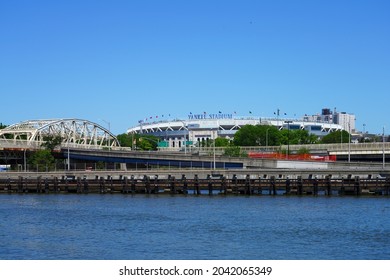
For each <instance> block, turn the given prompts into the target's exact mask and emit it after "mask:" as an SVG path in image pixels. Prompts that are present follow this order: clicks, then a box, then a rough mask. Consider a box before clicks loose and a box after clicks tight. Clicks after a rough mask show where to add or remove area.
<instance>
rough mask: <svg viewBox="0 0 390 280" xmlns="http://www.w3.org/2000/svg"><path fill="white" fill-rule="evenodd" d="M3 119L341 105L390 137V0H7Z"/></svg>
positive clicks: (1, 25) (0, 82) (267, 111)
mask: <svg viewBox="0 0 390 280" xmlns="http://www.w3.org/2000/svg"><path fill="white" fill-rule="evenodd" d="M0 94H1V99H0V102H1V103H0V104H1V111H0V122H2V123H4V124H8V125H10V124H13V123H17V122H19V121H23V120H28V119H46V118H69V117H71V118H83V119H88V120H90V121H94V122H97V123H100V124H102V125H103V126H106V127H107V126H108V122H109V123H110V125H111V129H112V131H113V132H114V133H116V134H119V133H123V132H125V131H126V130H127V129H128V128H129V127H131V126H134V125H136V124H137V123H138V120H141V119H145V118H150V117H151V116H153V118H155V117H156V116H159V118H160V119H161V118H162V116H163V115H164V118H167V116H169V115H171V118H174V117H180V118H186V117H187V115H188V114H189V112H192V113H202V112H207V113H218V112H219V111H221V112H223V113H233V112H236V113H237V115H240V116H245V115H249V111H251V112H252V115H253V116H263V117H271V116H273V112H274V111H276V110H277V108H279V109H280V111H281V112H283V113H286V114H287V116H290V117H293V116H294V115H296V116H299V117H300V116H303V115H304V114H315V113H319V112H320V111H321V109H322V108H330V109H332V110H333V109H334V108H335V107H336V108H337V110H338V111H345V112H348V113H354V114H356V126H357V129H359V130H362V129H363V124H365V125H366V130H368V131H369V132H371V133H381V132H382V127H383V126H385V127H386V130H387V133H390V118H389V114H388V113H389V112H390V98H389V94H390V1H388V0H383V1H380V0H366V1H362V0H351V1H347V0H345V1H343V0H336V1H334V0H294V1H289V0H284V1H282V0H254V1H249V0H236V1H230V0H221V1H217V0H193V1H192V0H187V1H185V0H181V1H179V0H177V1H172V0H164V1H162V0H159V1H158V0H106V1H103V0H100V1H99V0H77V1H73V0H63V1H59V0H57V1H51V0H50V1H49V0H47V1H44V0H34V1H30V0H25V1H23V0H13V1H9V0H0Z"/></svg>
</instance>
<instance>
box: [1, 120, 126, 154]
mask: <svg viewBox="0 0 390 280" xmlns="http://www.w3.org/2000/svg"><path fill="white" fill-rule="evenodd" d="M47 136H52V137H57V136H58V137H61V140H62V147H69V146H71V147H84V148H104V147H118V146H120V144H119V142H118V139H117V138H116V137H115V136H114V135H113V134H112V133H111V132H110V131H108V130H107V129H105V128H104V127H102V126H101V125H99V124H97V123H94V122H90V121H87V120H82V119H49V120H28V121H24V122H21V123H17V124H13V125H11V126H8V127H6V128H4V129H1V130H0V140H2V142H4V141H7V142H14V143H16V142H18V143H24V144H23V145H24V146H28V147H34V146H38V145H40V144H42V143H44V142H45V138H46V137H47Z"/></svg>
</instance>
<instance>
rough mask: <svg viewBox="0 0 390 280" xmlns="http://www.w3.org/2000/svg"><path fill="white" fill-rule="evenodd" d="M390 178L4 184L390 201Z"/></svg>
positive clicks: (3, 187)
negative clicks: (368, 196) (350, 197)
mask: <svg viewBox="0 0 390 280" xmlns="http://www.w3.org/2000/svg"><path fill="white" fill-rule="evenodd" d="M389 192H390V178H386V177H379V176H378V177H372V176H371V175H368V176H365V177H361V176H357V175H356V176H352V175H349V176H347V177H344V176H342V177H338V176H332V175H331V174H329V175H326V176H321V177H318V176H305V177H303V176H300V175H299V176H294V177H292V178H291V177H289V176H275V175H272V176H267V175H265V174H261V175H254V174H252V175H251V174H246V175H243V174H232V175H231V176H226V175H223V174H208V175H207V176H206V178H204V177H202V178H200V177H199V176H198V174H193V176H191V177H188V176H186V175H185V174H182V175H181V176H174V175H171V174H168V175H162V176H161V175H158V174H155V175H150V174H145V175H143V176H142V175H140V174H138V175H129V176H124V175H119V176H116V177H115V178H114V177H113V176H110V175H107V176H98V175H96V176H95V177H94V178H91V177H89V178H88V177H81V176H62V177H57V176H51V177H45V176H41V175H40V176H37V177H31V176H30V177H24V176H19V177H17V178H16V177H14V178H1V179H0V193H3V194H4V193H8V194H69V193H75V194H93V193H95V194H133V195H136V194H150V195H163V194H170V195H247V196H250V195H257V196H261V195H271V196H277V195H300V196H344V195H353V196H363V195H372V196H389Z"/></svg>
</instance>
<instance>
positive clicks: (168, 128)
mask: <svg viewBox="0 0 390 280" xmlns="http://www.w3.org/2000/svg"><path fill="white" fill-rule="evenodd" d="M324 110H326V111H324ZM324 110H323V111H322V112H323V113H324V112H325V113H331V111H330V110H328V109H324ZM344 114H345V113H343V115H344ZM275 115H276V117H274V118H262V117H254V116H246V117H238V116H236V114H223V113H221V112H219V113H217V114H207V113H205V112H204V113H201V114H192V113H190V114H189V115H188V118H187V119H174V120H160V121H157V119H156V120H155V121H153V120H152V119H150V120H148V119H147V120H142V121H139V124H138V125H137V126H135V127H132V128H130V129H129V130H128V131H127V133H128V134H146V135H147V134H150V135H153V136H156V137H158V138H159V140H160V142H159V147H160V148H171V149H181V148H182V147H187V146H196V145H197V143H201V142H203V141H208V140H212V139H216V138H217V137H222V138H227V139H233V137H234V134H235V133H236V132H237V131H238V130H239V129H240V128H241V127H242V126H244V125H248V124H249V125H272V126H275V127H277V128H278V129H280V130H282V129H290V130H299V129H300V130H307V131H308V132H309V134H315V135H317V136H318V137H322V136H325V135H327V134H328V133H330V132H333V131H337V130H347V129H346V127H344V126H343V125H342V124H337V123H335V122H334V120H335V119H337V117H334V116H333V114H332V118H330V117H329V116H328V117H326V116H324V115H321V116H317V115H313V116H310V117H309V116H305V117H303V118H302V119H286V118H280V117H279V110H278V111H277V113H275ZM349 116H353V115H349ZM351 119H352V117H351ZM354 119H355V118H354V116H353V120H354ZM348 126H349V127H348V130H350V131H351V130H354V122H353V128H352V127H351V123H348ZM259 144H260V145H264V146H265V143H259Z"/></svg>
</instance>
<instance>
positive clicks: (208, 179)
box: [207, 174, 213, 195]
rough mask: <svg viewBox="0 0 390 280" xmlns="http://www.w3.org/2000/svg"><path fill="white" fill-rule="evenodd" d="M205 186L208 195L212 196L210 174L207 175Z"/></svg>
mask: <svg viewBox="0 0 390 280" xmlns="http://www.w3.org/2000/svg"><path fill="white" fill-rule="evenodd" d="M207 186H208V190H209V195H212V194H213V182H212V181H211V176H210V174H208V175H207Z"/></svg>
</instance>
